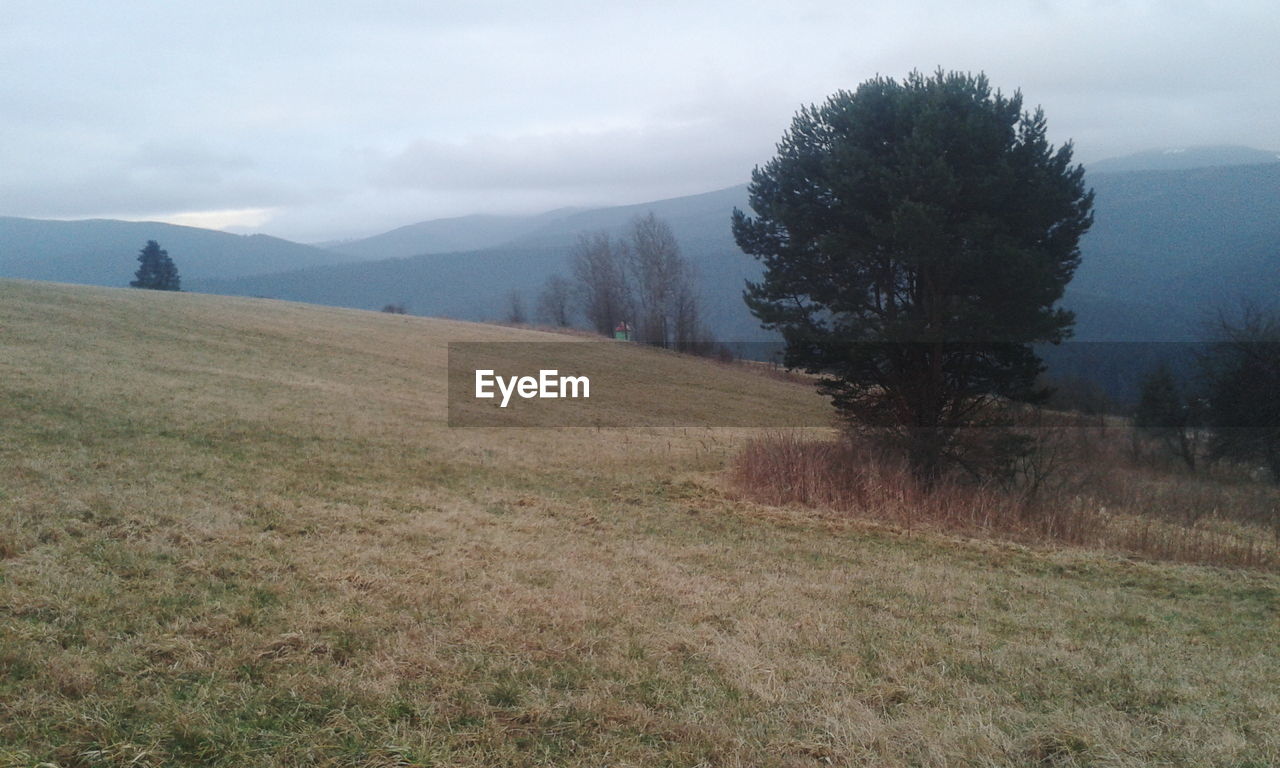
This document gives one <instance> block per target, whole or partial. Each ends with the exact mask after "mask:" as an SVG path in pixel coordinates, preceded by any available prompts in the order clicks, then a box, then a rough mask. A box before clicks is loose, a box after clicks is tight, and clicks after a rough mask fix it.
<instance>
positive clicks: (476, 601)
mask: <svg viewBox="0 0 1280 768" xmlns="http://www.w3.org/2000/svg"><path fill="white" fill-rule="evenodd" d="M513 338H543V337H542V336H541V335H539V334H536V333H533V332H522V331H515V330H510V329H498V328H492V327H485V326H475V325H468V324H462V323H448V322H443V321H435V320H427V319H423V318H413V317H404V316H393V315H384V314H380V313H368V312H354V311H345V310H335V309H325V308H319V307H305V306H299V305H292V304H285V303H281V302H270V301H252V300H238V299H225V298H217V297H204V296H198V295H190V294H179V295H163V294H157V293H152V292H140V291H125V290H120V291H112V290H105V289H88V288H73V287H64V286H51V285H40V284H29V283H13V282H0V424H3V429H2V430H0V542H3V544H0V557H3V559H2V560H0V765H6V766H8V765H12V766H30V765H34V764H36V763H40V762H51V763H54V764H56V765H59V766H64V767H65V768H70V767H71V766H147V765H151V766H168V765H217V766H237V767H239V766H304V765H305V766H311V765H323V766H370V767H372V766H406V765H421V766H426V765H476V766H479V765H569V766H573V765H583V766H586V765H603V764H609V765H619V766H624V765H631V766H650V765H680V766H692V765H726V766H735V765H742V766H748V765H749V766H806V765H833V764H834V765H877V766H879V765H888V766H907V765H915V766H920V765H923V766H950V765H1018V766H1020V765H1028V764H1037V763H1038V764H1044V765H1085V764H1104V765H1131V766H1139V765H1152V764H1165V765H1221V766H1226V765H1249V764H1253V765H1268V764H1276V763H1277V762H1280V732H1278V731H1280V729H1278V728H1277V724H1276V721H1275V718H1274V713H1275V712H1276V711H1280V695H1278V694H1277V691H1280V660H1278V659H1277V655H1276V654H1275V647H1276V640H1277V628H1276V612H1275V611H1276V605H1277V603H1278V602H1280V601H1278V598H1280V583H1278V582H1277V579H1276V577H1275V576H1272V575H1269V574H1263V573H1249V572H1241V571H1220V570H1215V569H1210V568H1203V567H1194V566H1187V565H1169V564H1152V563H1140V562H1130V561H1127V560H1124V559H1120V558H1116V557H1113V556H1108V555H1104V554H1095V553H1090V552H1087V551H1080V550H1050V549H1027V548H1023V547H1019V546H1014V545H998V544H993V543H990V542H982V541H961V540H957V539H955V538H953V537H947V536H941V535H934V534H930V533H918V534H909V535H908V534H903V533H902V532H901V531H898V530H895V529H882V528H877V527H875V526H869V525H865V524H860V523H857V522H851V521H847V520H842V519H836V518H832V517H831V516H828V515H821V514H815V513H811V512H809V511H807V510H803V509H794V508H787V507H779V506H774V505H761V504H755V503H749V502H742V501H736V500H734V499H732V498H729V497H727V496H726V495H725V494H724V493H723V492H722V491H721V490H720V479H721V473H722V472H723V470H724V469H725V467H726V466H728V463H729V462H730V461H731V459H732V457H733V456H734V455H736V454H737V453H738V452H739V451H740V450H741V448H742V447H743V446H744V445H745V444H746V441H748V440H749V439H751V438H752V437H753V436H756V434H757V433H756V432H753V431H750V430H695V429H688V430H680V429H661V430H660V429H630V430H595V429H523V430H501V429H465V430H449V429H448V428H446V427H445V426H444V413H445V404H444V386H445V373H444V355H445V344H446V343H447V342H448V341H450V340H463V339H467V340H483V339H493V340H499V339H501V340H511V339H513ZM619 350H620V351H619V354H620V355H623V357H620V364H635V365H645V366H652V365H658V364H662V365H673V366H685V365H697V366H705V369H703V370H705V375H706V376H708V377H713V378H715V377H726V376H728V377H733V376H736V375H737V374H736V373H735V372H734V371H732V370H726V369H725V368H724V367H723V366H717V365H716V364H715V363H711V362H706V361H681V360H678V359H671V360H668V359H667V358H666V357H664V358H663V361H661V362H658V363H655V362H653V361H654V360H655V359H656V358H652V357H644V358H641V357H632V358H628V357H626V356H627V355H641V354H643V350H635V349H634V348H630V347H626V346H625V345H619ZM628 360H633V361H636V362H634V363H628V362H627V361H628ZM673 372H675V371H673ZM686 373H687V374H690V375H692V373H691V372H690V371H683V372H682V375H684V374H686ZM716 380H717V381H718V382H720V383H721V384H724V382H725V381H726V379H724V378H716ZM731 381H732V382H733V387H735V388H737V389H739V390H742V399H740V400H731V401H727V402H726V404H725V406H724V407H741V408H754V407H759V403H760V402H761V401H767V400H769V399H775V400H777V401H779V402H785V403H790V404H791V407H796V408H799V409H802V410H803V409H807V408H810V407H813V403H814V402H815V400H814V399H813V395H812V392H811V391H810V389H809V388H807V387H803V386H799V385H789V384H787V383H786V382H779V381H773V380H771V379H768V378H765V377H750V376H747V375H746V374H743V377H742V378H741V379H736V378H735V379H731ZM724 386H725V388H726V389H728V388H729V387H728V385H727V384H724ZM733 403H737V405H734V404H733ZM645 405H646V404H645V403H644V402H643V400H641V401H640V402H638V403H637V407H645Z"/></svg>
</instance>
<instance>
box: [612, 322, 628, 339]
mask: <svg viewBox="0 0 1280 768" xmlns="http://www.w3.org/2000/svg"><path fill="white" fill-rule="evenodd" d="M613 338H615V339H617V340H618V341H631V326H630V325H628V324H627V323H626V321H623V322H621V323H618V325H617V326H616V327H615V328H614V329H613Z"/></svg>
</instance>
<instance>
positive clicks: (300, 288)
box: [195, 163, 1280, 340]
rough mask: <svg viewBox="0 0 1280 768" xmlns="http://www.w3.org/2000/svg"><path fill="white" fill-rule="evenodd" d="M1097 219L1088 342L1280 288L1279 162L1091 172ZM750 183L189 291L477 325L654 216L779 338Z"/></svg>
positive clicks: (1179, 324)
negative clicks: (765, 309)
mask: <svg viewBox="0 0 1280 768" xmlns="http://www.w3.org/2000/svg"><path fill="white" fill-rule="evenodd" d="M1089 183H1090V184H1091V185H1092V186H1093V187H1094V188H1095V190H1096V193H1097V203H1096V211H1097V216H1096V223H1095V224H1094V227H1093V230H1092V231H1091V232H1090V233H1089V234H1088V235H1087V236H1086V237H1085V239H1084V241H1083V242H1082V250H1083V252H1084V258H1083V263H1082V265H1081V267H1080V269H1079V271H1078V273H1077V276H1076V279H1075V280H1074V281H1073V282H1072V284H1071V286H1070V289H1069V291H1068V295H1067V298H1066V299H1065V301H1064V303H1065V304H1066V305H1067V306H1068V307H1071V308H1074V309H1076V310H1077V315H1078V318H1077V329H1076V338H1077V339H1080V340H1178V339H1188V338H1194V337H1195V336H1196V335H1197V333H1198V326H1199V324H1200V323H1201V321H1202V320H1203V319H1204V317H1206V316H1207V315H1208V314H1209V313H1211V312H1212V311H1214V310H1216V309H1217V308H1218V307H1221V306H1225V305H1230V304H1233V303H1235V302H1237V301H1238V300H1239V299H1248V298H1252V299H1257V300H1263V301H1266V300H1268V299H1269V298H1274V297H1275V296H1277V295H1280V268H1277V266H1276V265H1277V263H1278V260H1280V163H1272V164H1265V165H1253V166H1230V167H1220V168H1204V169H1193V170H1186V171H1145V172H1133V173H1101V174H1100V173H1094V172H1090V174H1089ZM746 204H747V193H746V187H745V186H738V187H730V188H728V189H723V190H719V191H716V192H708V193H705V194H701V195H693V196H690V197H681V198H675V199H670V200H659V201H654V202H651V203H644V204H639V205H631V206H619V207H614V208H601V209H595V210H590V211H583V212H579V213H575V214H571V215H568V216H565V217H563V218H559V219H556V220H554V221H551V222H548V223H545V224H543V225H542V226H541V227H539V228H537V229H534V230H532V231H530V232H528V233H526V234H524V235H522V236H520V237H517V238H515V239H513V240H512V241H510V242H508V243H505V244H503V245H500V246H495V247H491V248H485V249H479V250H474V251H467V252H457V253H445V254H433V255H424V256H417V257H410V258H405V259H395V260H384V261H374V262H366V263H363V264H347V265H336V266H328V267H320V268H315V269H306V270H296V271H293V272H290V273H287V274H278V275H262V276H256V277H251V278H244V279H238V280H230V281H210V282H207V283H204V284H201V285H198V286H195V287H198V288H202V289H205V290H209V291H213V292H221V293H232V294H241V295H265V296H275V297H279V298H287V299H295V300H299V301H310V302H316V303H321V304H332V305H339V306H353V307H363V308H368V309H376V308H378V307H381V306H382V305H384V304H386V303H389V302H393V301H396V302H401V301H402V302H405V303H406V304H407V305H408V307H409V311H411V312H413V313H415V314H424V315H446V316H450V317H458V318H461V319H470V320H486V319H488V320H492V319H497V318H500V317H501V316H502V313H503V311H504V304H503V297H504V296H505V294H506V293H508V292H509V291H511V290H518V291H521V292H524V293H525V294H526V297H527V298H528V299H532V298H533V297H534V296H535V295H536V293H537V291H538V290H539V288H540V286H541V284H542V282H543V281H544V280H545V279H546V277H547V276H548V275H550V274H552V273H556V272H559V273H562V274H568V272H569V264H568V254H569V252H570V250H571V248H572V245H573V242H574V240H575V238H576V236H577V235H578V233H580V232H584V231H592V230H600V229H605V230H609V231H612V232H615V233H616V232H620V231H621V230H622V229H623V228H624V227H625V226H626V225H627V223H628V222H629V221H630V220H631V219H632V218H633V217H634V216H636V215H639V214H643V213H645V212H647V211H653V212H654V213H655V214H656V215H658V216H659V217H662V218H664V219H666V220H667V221H668V222H670V224H671V226H672V229H673V230H674V231H675V233H676V236H677V238H678V239H679V241H680V244H681V247H682V248H683V249H684V252H685V253H686V254H687V255H688V256H689V258H690V260H691V261H692V262H693V263H694V264H695V266H696V267H697V269H698V271H699V273H700V278H701V280H700V286H701V290H702V294H703V297H704V300H705V302H706V304H707V317H708V320H709V321H710V324H711V326H712V328H713V330H714V331H715V332H716V334H717V335H718V336H719V337H721V338H729V339H735V340H759V339H767V338H771V336H770V334H768V333H765V332H763V331H761V330H760V329H759V324H758V323H757V322H756V320H755V318H753V317H752V316H751V315H750V314H749V313H748V312H747V310H746V307H745V306H744V305H743V303H742V296H741V294H742V288H743V283H744V281H745V280H748V279H756V278H758V277H759V275H760V267H759V264H758V263H757V262H755V261H754V260H753V259H750V258H748V257H747V256H745V255H743V254H742V252H741V251H740V250H739V249H738V248H737V245H736V244H735V243H734V242H733V237H732V234H731V232H730V230H729V215H730V212H731V211H732V210H733V208H734V207H735V206H736V207H739V208H745V206H746Z"/></svg>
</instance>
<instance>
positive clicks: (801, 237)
mask: <svg viewBox="0 0 1280 768" xmlns="http://www.w3.org/2000/svg"><path fill="white" fill-rule="evenodd" d="M749 192H750V203H751V207H752V208H753V209H754V210H755V212H756V214H757V215H756V216H755V217H754V218H753V217H750V216H747V215H746V214H744V213H743V212H741V211H734V216H733V232H734V237H735V238H736V240H737V242H738V245H739V246H740V247H741V248H742V249H743V250H744V251H746V252H747V253H748V254H751V255H753V256H756V257H758V258H760V259H761V260H762V261H763V263H764V267H765V275H764V279H763V281H761V282H760V283H758V284H756V283H748V286H747V291H746V294H745V298H746V302H747V305H748V306H749V307H750V308H751V310H752V312H753V313H754V314H755V315H756V316H757V317H758V318H760V320H761V321H762V323H763V325H764V327H766V328H774V329H777V330H779V331H781V332H782V334H783V336H784V338H785V339H786V342H787V352H786V362H787V364H788V365H789V366H791V367H797V368H803V369H805V370H807V371H809V372H811V373H821V374H826V376H825V377H824V378H823V380H822V384H821V386H822V388H823V390H824V391H825V392H826V393H827V394H828V395H829V396H830V397H831V398H832V400H833V402H834V404H835V406H836V408H837V409H838V410H839V412H840V413H841V414H842V415H844V416H845V417H847V418H849V419H850V420H851V421H852V422H854V423H856V424H860V425H863V426H866V427H870V428H873V429H876V430H878V431H879V432H880V433H881V434H882V435H885V436H888V437H891V438H894V439H895V441H897V442H900V443H901V444H903V445H904V446H905V448H906V449H907V451H908V454H909V456H910V458H911V460H912V463H913V465H914V466H915V467H916V469H917V472H918V473H919V474H920V475H921V476H922V477H933V476H934V475H936V473H937V472H938V471H939V470H940V469H941V468H942V467H943V465H944V464H945V462H946V460H948V459H953V460H956V461H958V462H960V463H961V464H962V465H968V466H969V468H971V469H975V467H973V466H972V464H971V462H967V461H966V458H965V455H964V454H965V449H964V447H963V445H964V441H961V440H959V439H958V437H959V434H960V431H961V430H962V428H964V427H966V426H970V425H973V424H974V423H975V422H976V420H978V419H980V417H981V415H982V414H983V412H984V410H986V409H987V408H988V407H989V406H990V404H991V403H992V402H993V401H994V400H997V399H1001V400H1003V399H1017V400H1033V399H1035V398H1037V397H1042V396H1043V395H1044V393H1043V391H1041V390H1039V389H1037V387H1036V386H1035V379H1036V376H1037V374H1038V373H1039V372H1040V371H1041V369H1042V365H1041V363H1040V360H1039V359H1038V358H1037V356H1036V355H1035V354H1034V352H1033V351H1032V349H1031V346H1030V345H1031V344H1033V343H1044V342H1049V343H1057V342H1060V341H1061V340H1063V339H1064V338H1066V337H1067V336H1068V335H1069V333H1070V328H1071V325H1072V323H1073V321H1074V317H1073V316H1072V314H1071V313H1070V312H1067V311H1065V310H1062V309H1055V308H1054V304H1055V303H1056V302H1057V301H1058V300H1059V299H1060V298H1061V297H1062V292H1063V289H1064V287H1065V286H1066V284H1067V282H1068V281H1069V280H1070V279H1071V277H1072V275H1073V273H1074V272H1075V269H1076V266H1077V265H1078V263H1079V260H1080V253H1079V250H1078V248H1077V242H1078V241H1079V239H1080V236H1081V235H1082V234H1083V233H1084V232H1085V231H1086V230H1087V229H1088V228H1089V225H1090V224H1091V223H1092V207H1093V193H1092V191H1089V190H1086V189H1085V185H1084V169H1083V168H1082V167H1081V166H1078V165H1075V166H1073V165H1072V163H1071V145H1070V143H1068V144H1065V145H1063V146H1062V147H1060V148H1058V149H1055V148H1054V147H1053V146H1051V145H1050V144H1049V142H1048V140H1047V139H1046V136H1045V119H1044V115H1043V113H1042V112H1041V111H1040V110H1039V109H1037V110H1036V111H1035V112H1034V113H1027V112H1024V111H1023V108H1022V97H1021V95H1020V94H1018V93H1015V94H1014V95H1013V96H1011V97H1006V96H1004V95H1002V94H1000V93H999V92H995V93H993V92H992V90H991V87H990V86H989V85H988V83H987V80H986V78H985V77H984V76H981V75H978V76H973V75H968V74H962V73H944V72H942V71H938V72H937V73H935V74H933V75H931V76H925V75H922V74H920V73H918V72H916V73H912V74H911V75H910V76H908V77H907V78H906V79H905V81H903V82H897V81H895V80H893V79H890V78H876V79H874V80H869V81H867V82H865V83H863V84H862V85H861V86H859V87H858V89H857V91H855V92H853V93H849V92H847V91H841V92H839V93H836V94H835V95H834V96H832V97H830V98H829V99H828V100H827V102H826V103H825V104H823V105H822V106H811V107H807V108H804V109H802V110H801V111H800V112H799V114H797V115H796V117H795V118H794V119H793V121H792V124H791V128H790V130H788V131H787V133H786V134H785V135H784V136H783V138H782V141H781V142H780V143H779V144H778V154H777V156H776V157H775V158H774V159H772V160H770V161H769V162H768V163H767V164H766V165H765V166H764V167H763V168H756V169H755V171H754V172H753V173H752V181H751V185H750V188H749ZM1001 442H1003V443H1008V442H1009V441H1001ZM979 454H985V455H988V456H989V455H990V452H989V451H982V452H974V453H972V454H971V455H974V456H976V455H979Z"/></svg>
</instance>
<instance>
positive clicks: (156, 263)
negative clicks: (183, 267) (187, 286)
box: [129, 240, 181, 291]
mask: <svg viewBox="0 0 1280 768" xmlns="http://www.w3.org/2000/svg"><path fill="white" fill-rule="evenodd" d="M138 264H139V266H138V271H137V272H135V273H134V278H135V279H134V280H133V281H132V282H131V283H129V285H130V286H132V287H134V288H150V289H151V290H155V291H177V290H181V288H180V285H181V280H180V278H179V277H178V268H177V267H176V266H174V263H173V259H171V258H169V252H168V251H166V250H164V249H162V248H161V247H160V244H159V243H157V242H156V241H155V240H148V241H147V245H146V247H145V248H143V249H142V250H141V251H139V252H138Z"/></svg>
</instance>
